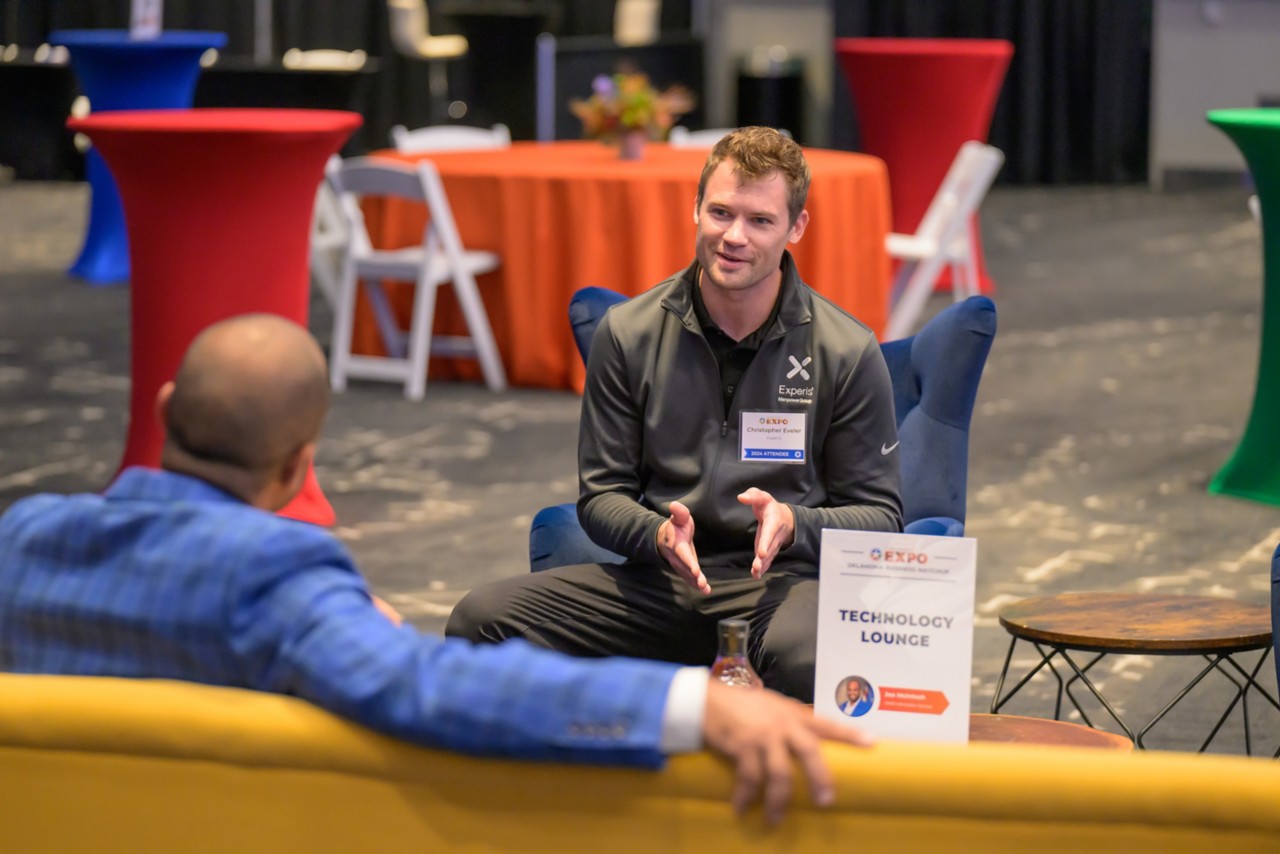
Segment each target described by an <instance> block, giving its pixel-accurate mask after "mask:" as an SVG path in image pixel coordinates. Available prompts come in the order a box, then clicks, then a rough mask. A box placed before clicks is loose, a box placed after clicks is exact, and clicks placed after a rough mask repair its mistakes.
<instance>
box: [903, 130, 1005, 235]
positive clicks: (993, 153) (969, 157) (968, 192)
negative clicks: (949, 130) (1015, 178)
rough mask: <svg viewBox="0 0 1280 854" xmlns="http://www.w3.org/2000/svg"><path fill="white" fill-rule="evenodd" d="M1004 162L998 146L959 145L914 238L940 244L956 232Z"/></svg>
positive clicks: (973, 209)
mask: <svg viewBox="0 0 1280 854" xmlns="http://www.w3.org/2000/svg"><path fill="white" fill-rule="evenodd" d="M1002 163H1004V154H1003V153H1001V151H1000V149H998V148H996V147H994V146H991V145H986V144H984V143H981V142H977V141H975V140H970V141H969V142H966V143H965V144H964V145H962V146H960V151H959V152H958V153H957V154H956V158H955V160H953V161H951V166H950V167H949V168H948V169H947V174H946V176H945V177H944V178H943V179H942V184H941V185H939V187H938V192H937V193H935V194H934V197H933V200H932V201H931V202H929V207H928V209H927V210H926V211H925V212H924V216H923V217H921V218H920V225H919V226H917V227H916V237H922V238H925V239H926V240H936V241H938V242H939V243H941V244H944V245H945V243H946V242H947V241H948V240H949V239H950V238H952V237H954V236H955V235H956V234H958V233H959V232H960V231H961V230H962V229H963V228H964V227H965V226H966V224H967V223H968V221H969V217H970V216H972V215H973V213H974V212H975V211H977V210H978V206H979V205H981V204H982V199H983V197H984V196H986V194H987V190H988V189H990V187H991V182H992V181H994V180H995V177H996V173H997V172H999V171H1000V164H1002Z"/></svg>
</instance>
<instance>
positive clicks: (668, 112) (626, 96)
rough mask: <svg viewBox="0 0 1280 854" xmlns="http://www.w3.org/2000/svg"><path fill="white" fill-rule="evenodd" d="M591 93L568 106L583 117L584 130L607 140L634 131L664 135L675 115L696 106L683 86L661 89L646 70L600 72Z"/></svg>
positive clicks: (654, 136) (587, 133)
mask: <svg viewBox="0 0 1280 854" xmlns="http://www.w3.org/2000/svg"><path fill="white" fill-rule="evenodd" d="M591 89H592V92H591V97H590V98H588V99H586V100H585V101H583V100H580V99H576V98H575V99H574V100H573V101H570V102H569V109H570V110H572V111H573V114H574V115H575V116H577V117H578V118H579V119H581V120H582V129H583V132H584V133H585V134H586V135H587V136H589V137H591V138H593V139H599V140H602V141H604V142H612V141H614V140H617V139H619V138H621V137H622V136H624V135H625V134H627V133H628V132H631V131H640V132H643V133H644V135H645V136H646V137H648V138H649V139H662V138H665V137H666V133H667V131H669V130H670V129H671V126H672V125H673V124H675V120H676V118H678V117H679V116H682V115H684V114H685V113H687V112H689V111H690V110H692V109H693V106H694V97H693V93H692V92H690V91H689V90H688V89H686V88H685V87H683V86H670V87H668V88H666V89H664V90H663V91H661V92H659V91H658V90H656V89H654V88H653V86H651V85H650V84H649V78H648V76H647V75H645V74H640V73H634V74H614V75H612V76H610V75H606V74H601V75H599V76H597V77H596V79H595V80H593V81H592V83H591Z"/></svg>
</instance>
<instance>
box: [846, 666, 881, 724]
mask: <svg viewBox="0 0 1280 854" xmlns="http://www.w3.org/2000/svg"><path fill="white" fill-rule="evenodd" d="M875 701H876V692H875V689H874V688H872V687H871V683H870V682H868V681H867V680H865V679H863V678H862V677H861V676H848V677H845V678H844V679H841V680H840V685H839V686H838V687H837V688H836V705H837V706H839V707H840V711H842V712H844V713H845V714H846V715H848V716H849V717H851V718H859V717H862V716H863V715H865V714H866V713H867V712H869V711H871V707H872V706H874V705H875Z"/></svg>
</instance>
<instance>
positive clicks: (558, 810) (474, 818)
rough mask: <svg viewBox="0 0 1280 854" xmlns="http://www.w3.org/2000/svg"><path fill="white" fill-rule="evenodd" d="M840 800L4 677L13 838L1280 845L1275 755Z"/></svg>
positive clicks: (4, 760)
mask: <svg viewBox="0 0 1280 854" xmlns="http://www.w3.org/2000/svg"><path fill="white" fill-rule="evenodd" d="M826 755H827V757H828V759H829V760H830V761H831V763H832V764H833V766H834V768H835V770H836V773H837V775H838V777H839V795H838V801H837V803H836V805H835V806H834V807H833V808H831V809H828V810H822V811H819V810H814V809H812V808H810V807H809V806H808V805H807V796H806V795H805V793H804V792H803V791H799V792H797V798H796V803H795V804H794V806H793V808H792V810H791V812H790V814H789V816H788V818H787V819H786V820H785V821H784V822H783V823H782V824H781V825H780V826H778V827H776V828H771V829H770V828H766V827H765V826H764V825H763V823H762V821H761V819H760V815H759V813H758V811H757V812H753V813H751V814H749V815H747V816H746V817H743V818H738V817H735V816H734V815H733V813H732V812H731V810H730V809H729V807H728V805H727V799H728V793H729V790H730V784H731V780H732V777H731V773H730V769H729V768H728V767H727V766H725V765H724V764H722V763H721V762H720V761H718V760H717V759H715V758H714V757H712V756H710V755H706V754H699V755H692V756H683V757H678V758H676V759H674V760H673V761H672V762H671V763H670V764H669V765H668V767H667V768H666V770H664V771H662V772H659V773H653V772H646V771H631V770H619V769H606V768H586V767H580V766H573V767H570V766H559V765H538V764H531V763H516V762H508V761H501V760H492V759H473V758H467V757H463V756H459V755H456V754H451V753H446V752H441V751H435V750H426V749H421V748H416V747H411V746H408V745H405V744H402V743H399V742H397V741H394V740H392V739H389V738H385V737H383V736H380V735H377V734H375V733H372V732H369V731H367V730H365V729H363V728H361V727H359V726H355V725H353V724H350V723H347V722H346V721H343V720H341V719H339V718H337V717H334V716H332V715H330V714H327V713H326V712H324V711H321V710H320V709H317V708H315V707H313V706H311V705H309V704H307V703H305V702H301V701H299V700H295V699H292V698H287V697H278V696H271V695H267V694H259V693H254V692H249V691H240V690H235V689H226V688H212V687H207V686H201V685H192V684H186V683H177V682H164V681H130V680H119V679H106V678H77V677H57V676H18V675H13V674H0V847H2V848H3V850H4V851H14V852H40V851H57V852H64V851H94V852H99V851H128V852H146V851H163V852H177V851H184V852H185V851H219V852H224V851H237V852H238V851H271V852H286V851H287V852H296V851H325V852H328V851H378V852H384V851H415V852H423V851H444V850H476V851H486V850H492V851H608V852H617V851H645V852H654V851H656V852H660V854H675V852H679V851H699V852H730V851H732V852H739V851H805V850H813V851H829V852H859V854H862V853H863V852H879V851H885V852H894V854H905V852H915V851H1017V852H1036V854H1040V852H1044V851H1087V852H1090V854H1100V852H1108V851H1124V852H1134V851H1162V852H1167V851H1188V852H1196V854H1205V852H1211V854H1224V852H1230V851H1266V852H1276V851H1280V764H1277V763H1275V762H1273V761H1271V760H1268V759H1246V758H1243V757H1224V756H1196V755H1189V754H1174V753H1145V754H1144V753H1137V754H1127V753H1121V752H1116V751H1104V750H1088V749H1066V748H1053V747H1038V748H1037V747H1026V746H1012V745H993V744H972V745H969V746H968V747H961V746H937V745H924V744H903V743H885V744H881V745H879V746H877V747H875V748H873V749H871V750H869V751H859V750H854V749H844V748H841V747H838V746H834V745H833V746H830V747H829V748H828V749H827V752H826Z"/></svg>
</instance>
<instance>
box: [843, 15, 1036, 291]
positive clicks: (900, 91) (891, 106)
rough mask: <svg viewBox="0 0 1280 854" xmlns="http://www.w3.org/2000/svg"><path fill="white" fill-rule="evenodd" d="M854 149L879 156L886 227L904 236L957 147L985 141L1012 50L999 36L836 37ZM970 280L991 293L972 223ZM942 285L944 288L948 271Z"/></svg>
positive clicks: (930, 198) (912, 228)
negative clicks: (856, 139)
mask: <svg viewBox="0 0 1280 854" xmlns="http://www.w3.org/2000/svg"><path fill="white" fill-rule="evenodd" d="M836 57H837V58H838V59H839V60H840V65H841V67H843V69H844V73H845V78H846V79H847V80H848V82H849V89H850V91H851V92H852V94H853V102H854V108H855V110H856V112H857V116H858V131H859V134H860V136H861V138H862V150H863V151H865V152H867V153H868V154H873V155H875V156H876V157H882V158H884V161H885V162H886V163H887V164H888V165H889V180H890V181H891V184H890V187H891V189H892V192H893V230H894V231H896V232H899V233H904V234H912V233H914V232H915V230H916V228H917V226H919V225H920V219H921V218H922V217H923V216H924V212H925V210H927V209H928V207H929V203H930V202H931V201H933V196H934V194H935V193H936V192H937V190H938V187H939V186H940V185H941V184H942V179H943V177H944V176H946V174H947V169H948V168H949V167H950V166H951V161H953V160H954V159H955V156H956V152H958V151H959V150H960V146H961V145H964V144H965V143H966V142H968V141H969V140H971V139H976V140H978V141H980V142H986V140H987V133H988V131H989V130H990V128H991V116H992V113H994V112H995V108H996V99H997V97H998V96H999V95H1000V87H1001V85H1002V84H1003V83H1004V74H1005V70H1006V69H1007V68H1008V67H1009V60H1010V59H1011V58H1012V57H1013V45H1012V44H1011V43H1009V42H1007V41H1004V40H1002V39H900V38H845V39H836ZM973 235H974V247H973V249H974V252H975V253H976V255H977V262H978V277H979V280H980V284H981V288H982V290H983V291H984V292H989V291H990V290H991V280H990V279H989V278H988V277H987V268H986V263H985V261H984V260H983V256H982V241H981V240H980V239H978V229H977V221H976V217H975V221H974V225H973ZM942 281H943V282H945V283H949V282H950V281H951V280H950V271H949V270H948V271H946V272H944V274H943V277H942Z"/></svg>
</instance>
